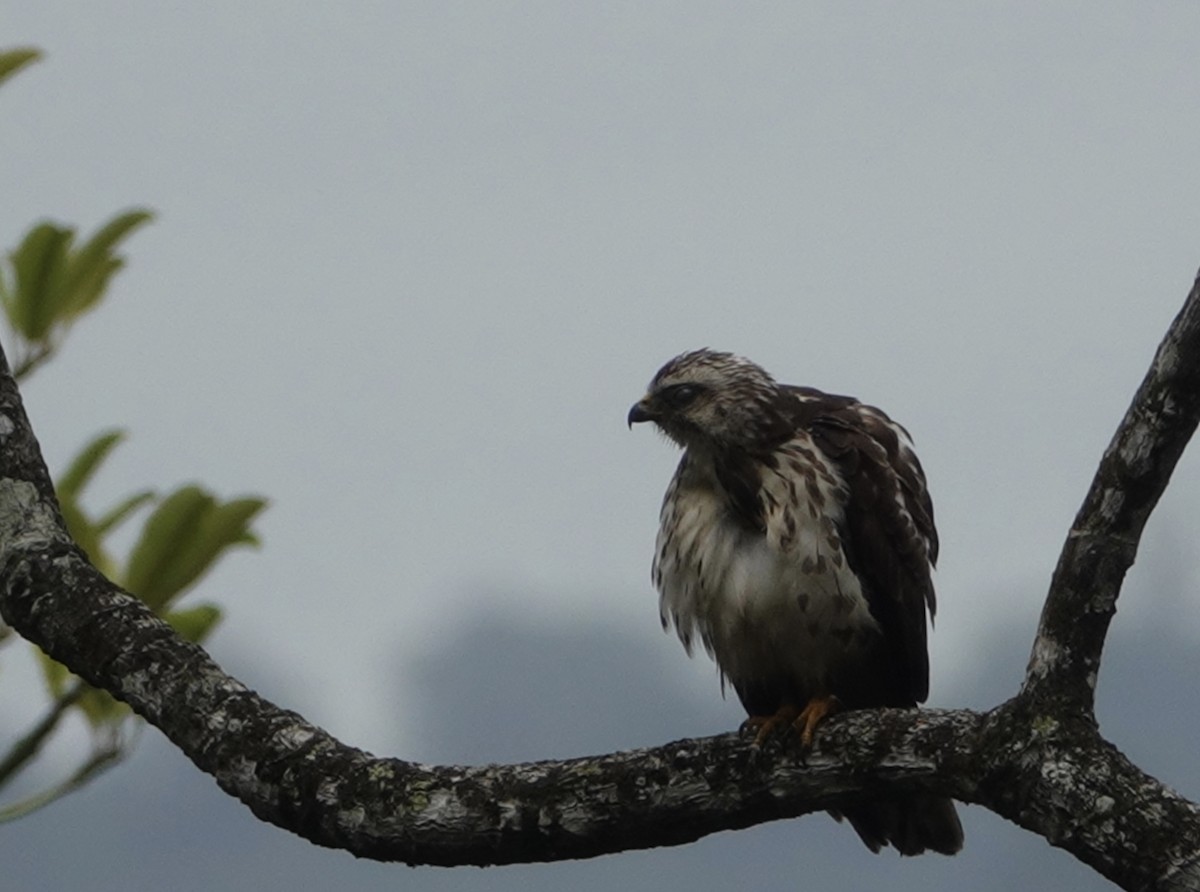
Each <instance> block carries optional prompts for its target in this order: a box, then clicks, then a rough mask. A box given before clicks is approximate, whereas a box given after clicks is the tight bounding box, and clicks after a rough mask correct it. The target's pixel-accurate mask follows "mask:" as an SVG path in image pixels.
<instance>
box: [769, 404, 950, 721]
mask: <svg viewBox="0 0 1200 892" xmlns="http://www.w3.org/2000/svg"><path fill="white" fill-rule="evenodd" d="M788 391H789V392H790V393H792V394H793V395H794V396H795V397H796V398H797V406H798V409H797V424H798V425H800V426H802V427H804V428H805V429H806V430H808V432H809V434H810V436H811V437H812V438H813V442H814V443H815V444H816V445H817V447H818V448H820V449H821V451H822V452H823V453H824V454H825V455H826V456H827V457H828V458H829V460H830V461H831V462H833V464H834V465H835V466H836V467H837V469H838V471H839V473H840V475H841V477H842V479H843V481H844V483H845V486H846V502H845V505H844V506H843V519H842V522H841V524H840V529H839V532H840V534H841V537H842V547H843V549H844V550H845V553H846V558H847V560H848V561H849V563H850V566H851V568H852V569H853V570H854V572H855V573H856V574H857V575H858V577H859V579H860V580H861V582H862V587H863V591H864V593H865V595H866V598H867V602H868V604H869V606H870V609H871V613H872V614H873V615H874V616H875V619H876V621H877V622H879V624H880V626H881V628H882V631H883V636H884V640H885V641H886V642H887V646H888V648H889V649H890V651H891V653H892V656H893V664H894V667H895V669H896V671H897V672H899V673H901V675H902V679H901V681H902V685H901V687H902V689H903V690H904V691H905V692H906V693H907V695H908V696H911V697H912V699H913V700H915V701H917V702H921V701H923V700H924V699H925V698H926V696H927V695H928V693H929V656H928V651H927V648H926V611H927V610H928V612H929V616H930V617H931V618H932V616H933V613H934V611H935V609H936V602H935V598H934V591H933V578H932V573H931V571H932V566H933V563H934V561H936V559H937V548H938V543H937V531H936V529H935V528H934V524H933V504H932V502H931V501H930V498H929V491H928V489H927V487H926V484H925V474H924V472H923V471H922V469H921V464H920V462H919V461H918V460H917V456H916V453H915V452H914V451H913V449H912V443H911V440H910V439H909V436H908V433H907V431H905V430H904V428H902V427H901V426H900V425H898V424H896V423H895V422H893V421H892V420H891V419H890V418H888V416H887V415H886V414H884V413H883V412H882V411H880V410H879V409H876V408H874V407H872V406H866V405H864V404H862V403H860V402H858V401H857V400H855V399H852V398H850V397H842V396H833V395H830V394H824V393H822V392H821V391H818V390H814V389H812V388H799V387H795V388H788Z"/></svg>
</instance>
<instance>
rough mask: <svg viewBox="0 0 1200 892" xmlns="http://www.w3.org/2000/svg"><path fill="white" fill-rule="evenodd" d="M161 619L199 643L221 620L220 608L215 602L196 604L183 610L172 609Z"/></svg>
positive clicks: (184, 635)
mask: <svg viewBox="0 0 1200 892" xmlns="http://www.w3.org/2000/svg"><path fill="white" fill-rule="evenodd" d="M163 619H165V620H166V621H167V622H169V623H170V624H171V626H172V628H174V629H175V631H176V632H178V633H179V634H180V635H182V636H183V637H184V638H186V639H187V640H188V641H192V642H195V643H196V644H201V643H202V642H203V641H204V639H205V638H207V637H208V634H209V632H211V631H212V630H213V628H215V627H216V625H217V623H219V622H220V621H221V608H220V607H217V606H216V605H215V604H198V605H196V606H195V607H188V608H186V609H185V610H172V611H170V612H169V613H167V615H166V616H164V617H163Z"/></svg>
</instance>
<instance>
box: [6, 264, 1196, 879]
mask: <svg viewBox="0 0 1200 892" xmlns="http://www.w3.org/2000/svg"><path fill="white" fill-rule="evenodd" d="M1198 420H1200V280H1198V284H1197V285H1196V286H1195V287H1193V289H1192V292H1191V293H1190V294H1189V296H1188V299H1187V301H1186V302H1185V304H1184V307H1183V310H1182V311H1181V312H1180V314H1179V316H1178V317H1177V318H1176V320H1175V322H1174V323H1173V324H1172V326H1171V329H1170V330H1169V331H1168V333H1167V336H1166V338H1165V339H1164V341H1163V343H1162V345H1161V346H1160V348H1159V350H1158V353H1157V355H1156V356H1155V359H1154V362H1153V364H1152V365H1151V368H1150V371H1149V372H1148V374H1147V376H1146V379H1145V381H1144V382H1143V383H1142V386H1141V388H1140V389H1139V390H1138V392H1137V395H1136V396H1135V398H1134V400H1133V404H1132V405H1131V406H1130V408H1129V411H1128V412H1127V413H1126V416H1125V419H1124V420H1123V421H1122V423H1121V426H1120V427H1119V429H1118V430H1117V433H1116V435H1115V436H1114V438H1113V441H1112V443H1111V445H1110V446H1109V448H1108V451H1107V452H1106V453H1105V455H1104V458H1103V460H1102V461H1101V464H1100V468H1099V470H1098V471H1097V474H1096V477H1095V480H1094V482H1093V484H1092V487H1091V490H1090V491H1089V493H1088V496H1087V498H1086V500H1085V501H1084V504H1083V507H1082V508H1081V509H1080V512H1079V515H1078V516H1077V518H1076V520H1075V523H1074V524H1073V526H1072V528H1071V531H1070V533H1069V535H1068V537H1067V541H1066V544H1065V545H1064V547H1063V551H1062V556H1061V558H1060V560H1059V564H1058V567H1057V569H1056V571H1055V574H1054V578H1053V581H1052V583H1051V588H1050V592H1049V594H1048V596H1047V599H1046V604H1045V608H1044V610H1043V614H1042V620H1041V625H1040V628H1039V630H1038V634H1037V639H1036V641H1035V643H1034V646H1033V652H1032V656H1031V659H1030V663H1029V668H1028V671H1027V674H1026V677H1025V681H1024V684H1023V686H1022V688H1021V690H1020V692H1018V693H1017V695H1016V696H1015V697H1014V698H1013V699H1011V700H1009V701H1007V702H1005V703H1002V704H1000V705H999V706H997V707H996V708H994V709H992V710H989V711H987V712H971V711H967V710H949V711H946V710H921V711H916V710H870V711H861V712H852V713H846V714H843V715H840V716H835V717H833V718H831V719H829V720H827V721H826V723H825V724H823V725H822V728H821V732H820V733H819V734H818V739H817V742H816V744H815V746H814V748H813V750H812V751H811V753H809V754H808V756H807V757H806V758H804V759H799V758H797V756H796V754H795V753H794V752H793V751H790V750H787V749H784V748H778V749H776V748H771V747H767V748H764V749H757V748H754V747H751V746H750V745H749V743H748V742H747V741H745V740H742V739H741V738H739V737H738V736H737V735H734V734H726V735H721V736H717V737H710V738H704V739H694V740H681V741H676V742H674V743H669V744H666V745H664V746H661V747H657V748H655V749H647V750H637V751H632V752H625V753H614V754H612V755H606V756H599V757H594V758H587V759H573V760H568V761H563V762H537V763H528V764H521V765H487V766H480V767H463V766H429V765H420V764H416V763H412V762H405V761H402V760H400V759H392V758H377V757H374V756H372V755H370V754H368V753H364V752H362V751H360V750H356V749H354V748H352V747H349V746H346V745H345V744H342V743H340V742H338V741H337V740H335V739H334V738H333V737H331V736H330V735H329V734H327V733H326V732H324V731H322V730H321V729H320V728H317V727H315V726H313V725H311V724H309V723H308V722H306V721H305V720H304V719H303V718H302V717H301V716H299V715H297V714H295V713H293V712H289V711H287V710H284V709H280V708H279V707H277V706H275V705H273V704H271V703H269V702H267V701H266V700H264V699H262V698H261V697H259V696H258V695H257V694H255V693H254V692H253V691H251V690H249V689H247V688H246V687H245V686H244V685H243V684H241V683H240V682H238V681H237V680H236V679H234V678H232V677H230V676H229V675H227V674H226V673H224V672H223V671H222V670H221V668H220V667H219V666H217V665H216V664H215V663H214V662H213V661H212V660H211V659H210V658H209V656H208V655H207V654H206V653H205V652H204V651H203V650H202V649H201V648H199V647H196V646H194V645H191V644H188V643H187V642H185V641H183V640H182V639H180V638H179V637H178V636H177V635H175V634H174V633H173V632H172V630H171V629H170V628H169V627H168V626H167V625H165V624H164V623H163V622H161V621H160V620H158V619H157V618H156V617H155V616H154V615H153V614H152V613H151V612H150V611H149V610H148V609H147V608H146V607H145V606H144V605H143V604H142V603H141V602H140V601H138V600H137V599H136V598H133V597H131V596H129V595H128V594H126V593H124V592H122V591H121V590H120V589H118V588H116V587H115V586H114V585H112V584H111V583H110V582H108V581H107V580H106V579H105V578H104V577H103V576H101V574H100V573H99V572H98V571H97V570H96V569H95V568H93V567H92V566H91V565H90V564H89V563H88V562H87V560H86V559H85V557H84V556H83V554H82V553H81V552H80V551H79V550H78V549H77V548H76V547H75V546H74V544H73V543H72V542H71V541H70V539H69V537H68V536H67V534H66V532H65V530H64V528H63V525H62V519H61V517H60V515H59V511H58V507H57V504H56V502H55V500H54V494H53V488H52V485H51V482H50V478H49V475H48V473H47V471H46V467H45V464H44V463H43V461H42V458H41V453H40V449H39V447H38V444H37V441H36V439H35V438H34V435H33V432H32V430H31V429H30V427H29V421H28V419H27V418H26V416H25V412H24V409H23V408H22V405H21V398H20V394H19V393H18V391H17V387H16V384H15V382H14V381H13V379H12V376H11V375H10V374H9V371H8V366H7V362H6V361H5V360H4V358H3V356H2V354H0V616H3V618H4V620H5V622H7V623H8V624H9V625H11V626H12V627H13V628H15V629H16V630H17V631H18V632H19V633H20V634H22V635H23V636H24V637H26V638H27V639H29V640H30V641H32V642H33V643H35V644H37V645H38V646H40V647H41V648H42V649H43V650H45V651H46V652H47V653H48V654H50V655H51V656H52V657H54V658H55V659H57V660H59V661H61V662H63V663H65V664H66V665H67V666H68V667H70V668H71V669H72V670H73V671H74V672H76V673H78V674H79V675H80V676H81V677H83V678H84V679H86V680H87V681H88V682H90V683H91V684H93V685H96V686H98V687H101V688H104V689H105V690H108V691H110V692H111V693H112V694H114V695H115V696H117V697H119V698H120V699H122V700H124V701H125V702H127V703H129V704H130V706H132V707H133V709H134V710H135V711H136V712H137V713H139V714H140V715H142V716H144V717H145V718H146V719H147V720H148V721H149V722H151V723H152V724H154V725H155V726H157V727H158V728H159V729H161V730H162V731H163V733H164V734H165V735H166V736H167V737H168V738H169V739H170V740H171V741H172V742H173V743H174V744H175V745H176V746H178V747H179V748H180V750H182V751H183V752H184V753H185V754H187V756H188V757H189V758H190V759H191V760H192V761H193V762H194V763H195V764H196V765H197V766H198V767H199V768H200V769H201V770H203V771H206V772H208V773H209V774H211V775H212V776H213V777H214V778H215V779H216V781H217V783H218V784H220V786H221V787H222V788H223V789H224V790H226V791H227V792H228V793H230V794H231V795H233V796H236V797H238V798H239V799H240V800H241V801H242V802H244V803H245V804H246V805H247V806H248V807H249V808H250V809H251V810H252V811H253V812H254V813H255V814H256V815H257V816H258V817H260V818H261V819H262V820H264V821H270V822H271V823H274V824H276V825H278V826H279V827H282V828H284V829H287V830H290V831H292V832H294V833H297V834H299V835H300V836H303V837H304V838H306V839H308V840H311V841H312V842H314V843H316V844H318V845H323V846H330V847H336V848H344V849H347V850H348V851H351V852H353V853H354V854H356V855H359V856H363V857H368V858H375V859H379V860H386V861H403V862H407V863H409V864H440V865H457V864H476V865H488V864H508V863H514V862H531V861H551V860H559V859H566V858H582V857H589V856H593V855H600V854H604V853H609V852H617V851H622V850H626V849H635V848H650V847H654V846H663V845H678V844H681V843H686V842H690V841H692V840H695V839H698V838H699V837H701V836H704V835H706V834H708V833H713V832H715V831H718V830H728V829H735V828H739V827H746V826H749V825H751V824H756V823H760V822H763V821H769V820H776V819H779V818H789V817H795V816H798V815H802V814H806V813H808V812H812V811H818V810H823V809H826V808H830V807H839V806H844V805H845V804H847V803H849V802H851V801H854V800H859V799H864V798H871V799H878V798H879V797H880V795H881V794H884V793H889V792H907V791H917V790H920V791H924V792H928V793H937V794H941V795H947V796H952V797H954V798H956V799H958V800H960V801H963V802H971V803H976V804H979V805H982V806H985V807H987V808H989V809H991V810H992V811H994V812H996V813H997V814H1000V815H1002V816H1004V817H1006V818H1008V819H1009V820H1011V821H1013V822H1015V823H1017V824H1019V825H1020V826H1022V827H1025V828H1027V829H1028V830H1030V831H1032V832H1034V833H1038V834H1040V835H1041V836H1043V837H1045V838H1046V839H1047V840H1049V841H1050V842H1051V843H1052V844H1054V845H1056V846H1060V847H1062V848H1064V849H1066V850H1068V851H1070V852H1072V853H1073V854H1074V855H1075V856H1076V857H1078V858H1079V859H1080V860H1082V861H1084V862H1086V863H1087V864H1089V865H1091V866H1092V867H1094V868H1095V869H1096V870H1097V871H1099V872H1100V873H1102V874H1103V875H1104V876H1106V877H1108V878H1109V879H1111V880H1113V881H1114V882H1115V883H1117V884H1118V885H1120V886H1122V887H1123V888H1126V889H1200V809H1198V807H1197V806H1196V805H1195V804H1194V803H1192V802H1189V801H1187V800H1186V799H1184V798H1183V797H1181V796H1179V795H1178V794H1177V793H1175V792H1173V791H1172V790H1170V789H1168V788H1167V787H1165V786H1164V785H1162V784H1161V783H1159V782H1158V781H1157V780H1155V779H1154V778H1153V777H1150V776H1149V775H1147V774H1146V773H1145V772H1143V771H1141V770H1140V769H1139V768H1138V767H1137V766H1136V765H1134V764H1132V763H1131V762H1130V761H1129V760H1128V759H1126V758H1125V757H1124V756H1123V755H1122V754H1121V753H1120V752H1119V751H1118V750H1117V749H1116V748H1115V747H1114V746H1112V745H1111V744H1110V743H1108V742H1107V741H1105V740H1104V739H1103V737H1102V736H1101V735H1100V733H1099V731H1098V729H1097V726H1096V722H1095V718H1094V715H1093V712H1092V706H1093V694H1094V689H1095V683H1096V676H1097V671H1098V669H1099V665H1100V659H1101V654H1102V651H1103V646H1104V639H1105V635H1106V633H1107V630H1108V624H1109V621H1110V620H1111V618H1112V615H1113V612H1114V610H1115V605H1116V600H1117V595H1118V593H1119V591H1120V586H1121V582H1122V579H1123V577H1124V574H1125V571H1126V570H1127V569H1128V568H1129V566H1130V565H1131V564H1132V562H1133V558H1134V555H1135V553H1136V550H1137V545H1138V541H1139V539H1140V537H1141V533H1142V529H1143V527H1144V525H1145V522H1146V519H1147V518H1148V517H1149V515H1150V512H1151V511H1152V510H1153V508H1154V506H1155V504H1156V503H1157V501H1158V499H1159V497H1160V496H1161V494H1162V492H1163V491H1164V489H1165V488H1166V486H1167V483H1168V481H1169V479H1170V475H1171V472H1172V470H1173V469H1174V467H1175V463H1176V462H1177V460H1178V458H1179V456H1180V454H1181V453H1182V451H1183V449H1184V447H1185V445H1186V444H1187V442H1188V440H1189V439H1190V437H1191V435H1192V432H1193V431H1194V430H1195V428H1196V424H1197V421H1198Z"/></svg>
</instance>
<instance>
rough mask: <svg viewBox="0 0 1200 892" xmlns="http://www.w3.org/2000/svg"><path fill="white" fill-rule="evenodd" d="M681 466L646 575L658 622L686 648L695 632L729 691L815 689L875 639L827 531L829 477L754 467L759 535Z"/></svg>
mask: <svg viewBox="0 0 1200 892" xmlns="http://www.w3.org/2000/svg"><path fill="white" fill-rule="evenodd" d="M681 470H684V469H681ZM691 470H692V471H693V472H692V473H680V474H677V476H676V479H675V480H674V481H673V482H672V485H671V488H670V489H669V490H668V492H667V498H666V499H665V501H664V504H663V510H662V516H661V524H660V528H659V535H658V543H657V548H656V553H655V560H654V569H653V574H654V580H655V584H656V586H657V587H658V590H659V595H660V600H659V607H660V612H661V615H662V619H663V624H664V626H667V625H669V624H673V625H674V626H675V629H676V631H677V632H678V634H679V637H680V639H681V640H682V641H683V643H684V646H685V647H687V648H688V650H689V652H690V651H691V647H692V644H693V642H694V640H695V638H697V637H698V638H699V639H700V641H701V642H702V643H703V645H704V647H705V649H706V650H708V651H709V653H710V654H712V656H713V657H714V659H715V660H716V661H717V665H718V666H719V667H720V669H721V672H722V673H723V675H725V676H726V677H728V678H729V679H730V680H732V681H733V682H734V683H735V684H739V683H742V682H752V681H756V680H766V679H773V678H777V677H780V676H783V677H787V678H790V679H794V680H795V682H796V683H797V684H798V685H800V686H803V687H804V688H805V689H808V690H813V691H814V692H819V691H820V689H822V688H824V687H827V682H828V678H829V676H830V674H831V673H832V672H834V671H835V670H836V669H837V668H838V666H839V665H841V664H842V663H844V662H845V661H846V660H851V659H853V657H854V655H855V654H856V653H858V652H860V651H861V649H862V648H863V647H864V646H866V644H867V643H868V642H869V641H870V640H871V638H873V636H875V635H876V634H877V633H878V624H877V623H876V621H875V619H874V618H873V617H872V616H871V613H870V611H869V609H868V607H867V602H866V599H865V597H864V595H863V591H862V586H861V584H860V582H859V580H858V577H857V576H856V575H855V574H854V572H853V571H852V570H851V568H850V566H849V564H848V563H847V561H846V558H845V553H844V551H843V549H842V544H841V539H840V537H839V535H838V532H837V524H838V521H839V520H840V507H839V506H840V502H839V500H838V496H839V493H838V483H839V481H838V480H837V479H836V478H835V477H834V476H832V475H831V474H830V473H824V474H822V473H818V472H817V471H814V472H813V473H812V474H803V473H801V474H797V473H796V469H795V468H793V467H790V466H789V465H788V464H787V463H786V462H784V463H781V464H780V465H779V467H778V468H767V469H764V471H763V477H762V479H761V490H760V496H759V497H760V499H761V501H762V505H763V509H764V510H763V517H764V520H765V531H758V530H752V529H749V528H747V527H746V526H745V525H743V524H740V523H738V522H737V520H736V518H735V517H734V515H733V514H732V513H731V512H730V510H729V506H728V503H727V501H726V499H725V497H724V494H723V492H722V490H721V488H720V486H719V484H717V483H716V481H715V477H711V476H708V475H705V474H703V473H696V472H695V469H691ZM700 470H701V471H702V470H703V469H702V468H701V469H700ZM818 470H819V471H826V470H827V469H824V468H820V469H818Z"/></svg>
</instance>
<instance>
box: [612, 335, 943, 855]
mask: <svg viewBox="0 0 1200 892" xmlns="http://www.w3.org/2000/svg"><path fill="white" fill-rule="evenodd" d="M638 421H653V422H654V423H655V424H656V425H657V426H658V427H659V428H660V429H661V430H662V431H663V432H664V433H665V434H666V435H667V436H668V437H670V438H671V439H672V440H674V441H675V442H676V443H677V444H679V445H680V446H682V447H683V449H684V454H683V458H682V459H681V460H680V462H679V467H678V469H677V470H676V472H675V476H674V478H672V480H671V483H670V485H669V486H668V488H667V493H666V497H665V498H664V500H663V505H662V513H661V517H660V526H659V534H658V541H657V543H656V546H655V554H654V562H653V570H652V572H653V578H654V584H655V587H656V588H657V589H658V591H659V596H660V600H659V605H660V607H659V609H660V613H661V617H662V621H663V627H664V628H669V627H670V626H674V628H675V630H676V632H677V633H678V635H679V638H680V639H681V640H682V641H683V645H684V647H685V648H687V649H688V652H689V653H690V652H691V650H692V646H693V644H694V642H695V641H696V640H699V641H700V642H701V644H702V645H703V646H704V648H705V649H706V650H707V651H708V652H709V653H710V654H711V655H712V656H713V658H714V659H715V660H716V662H717V665H718V667H719V668H720V672H721V676H722V681H723V683H724V682H725V681H728V683H729V684H730V685H732V687H733V689H734V690H735V691H736V692H737V695H738V697H739V699H740V700H741V702H742V705H743V706H745V708H746V711H747V712H748V713H749V714H750V716H751V717H752V718H751V719H750V720H749V721H751V722H756V723H758V724H759V725H762V724H763V723H764V722H767V723H770V722H773V721H776V720H778V716H779V715H784V714H786V715H787V716H788V719H789V720H790V719H791V718H793V717H795V716H796V715H797V713H800V718H799V719H798V720H797V721H798V728H801V730H802V734H803V735H804V736H805V738H806V739H807V738H808V737H809V736H810V735H811V732H812V728H813V727H815V725H816V723H817V722H818V721H819V720H820V717H821V715H823V714H824V708H823V705H827V704H829V703H832V702H833V701H832V700H830V699H829V698H836V701H837V702H838V703H840V704H841V705H842V706H844V707H847V708H850V709H855V708H865V707H874V706H893V707H913V706H916V704H917V703H919V702H922V701H924V700H925V698H926V696H927V695H928V692H929V659H928V654H927V649H926V613H927V612H928V615H929V617H930V618H932V616H933V614H934V611H935V607H936V602H935V599H934V591H933V582H932V578H931V569H932V566H933V564H934V562H935V561H936V559H937V549H938V544H937V533H936V531H935V529H934V525H933V506H932V503H931V502H930V499H929V493H928V490H927V489H926V486H925V475H924V473H923V472H922V470H921V465H920V462H919V461H918V460H917V456H916V454H915V453H914V452H913V448H912V442H911V440H910V438H909V436H908V433H907V432H906V431H905V430H904V428H902V427H901V426H900V425H898V424H896V423H895V422H893V421H892V420H891V419H890V418H888V416H887V415H885V414H884V413H883V412H881V411H880V410H879V409H876V408H873V407H871V406H866V405H864V404H862V403H860V402H858V401H857V400H855V399H853V398H851V397H844V396H832V395H830V394H826V393H822V392H821V391H819V390H815V389H813V388H808V387H791V386H787V385H780V384H778V383H776V382H775V380H774V379H773V378H772V377H771V376H770V375H768V374H767V373H766V372H765V371H764V370H763V369H762V368H760V367H759V366H757V365H755V364H754V363H752V362H750V361H749V360H746V359H743V358H741V357H739V356H734V355H732V354H729V353H718V352H715V351H711V350H696V351H693V352H691V353H684V354H682V355H681V356H677V357H676V358H674V359H672V360H671V361H670V362H668V363H667V364H666V365H665V366H663V367H662V368H661V369H660V370H659V371H658V373H657V374H656V375H655V376H654V379H653V380H652V381H651V382H650V387H649V389H648V391H647V393H646V396H645V397H644V398H643V399H642V400H641V401H639V402H638V403H637V404H636V405H634V407H633V408H632V409H631V410H630V413H629V422H630V424H632V423H634V422H638ZM809 705H814V706H819V707H822V708H819V709H817V711H816V712H813V713H812V714H811V715H808V710H805V707H806V706H809ZM802 710H804V711H803V712H801V711H802ZM777 714H778V715H777ZM771 717H775V718H771ZM801 723H802V724H801ZM835 816H836V817H841V816H842V815H835ZM844 817H846V818H847V819H848V820H849V821H850V823H851V824H852V825H853V826H854V827H855V829H856V830H857V831H858V833H859V835H860V836H861V837H862V839H863V841H864V842H865V843H866V844H867V845H868V846H870V847H871V849H872V850H874V851H878V850H879V848H880V847H881V846H883V845H885V844H887V843H891V844H892V845H894V846H895V847H896V848H897V849H898V850H899V851H900V852H901V853H902V854H917V853H919V852H922V851H924V850H926V849H933V850H935V851H940V852H946V853H952V852H955V851H957V850H958V849H959V848H960V847H961V845H962V829H961V827H960V825H959V822H958V817H957V814H956V813H955V811H954V806H953V804H952V803H951V802H950V801H949V800H946V799H937V798H932V797H917V796H914V797H908V798H906V799H902V800H888V801H883V802H872V803H868V804H865V805H862V806H856V807H854V808H853V809H847V810H846V811H845V813H844Z"/></svg>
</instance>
